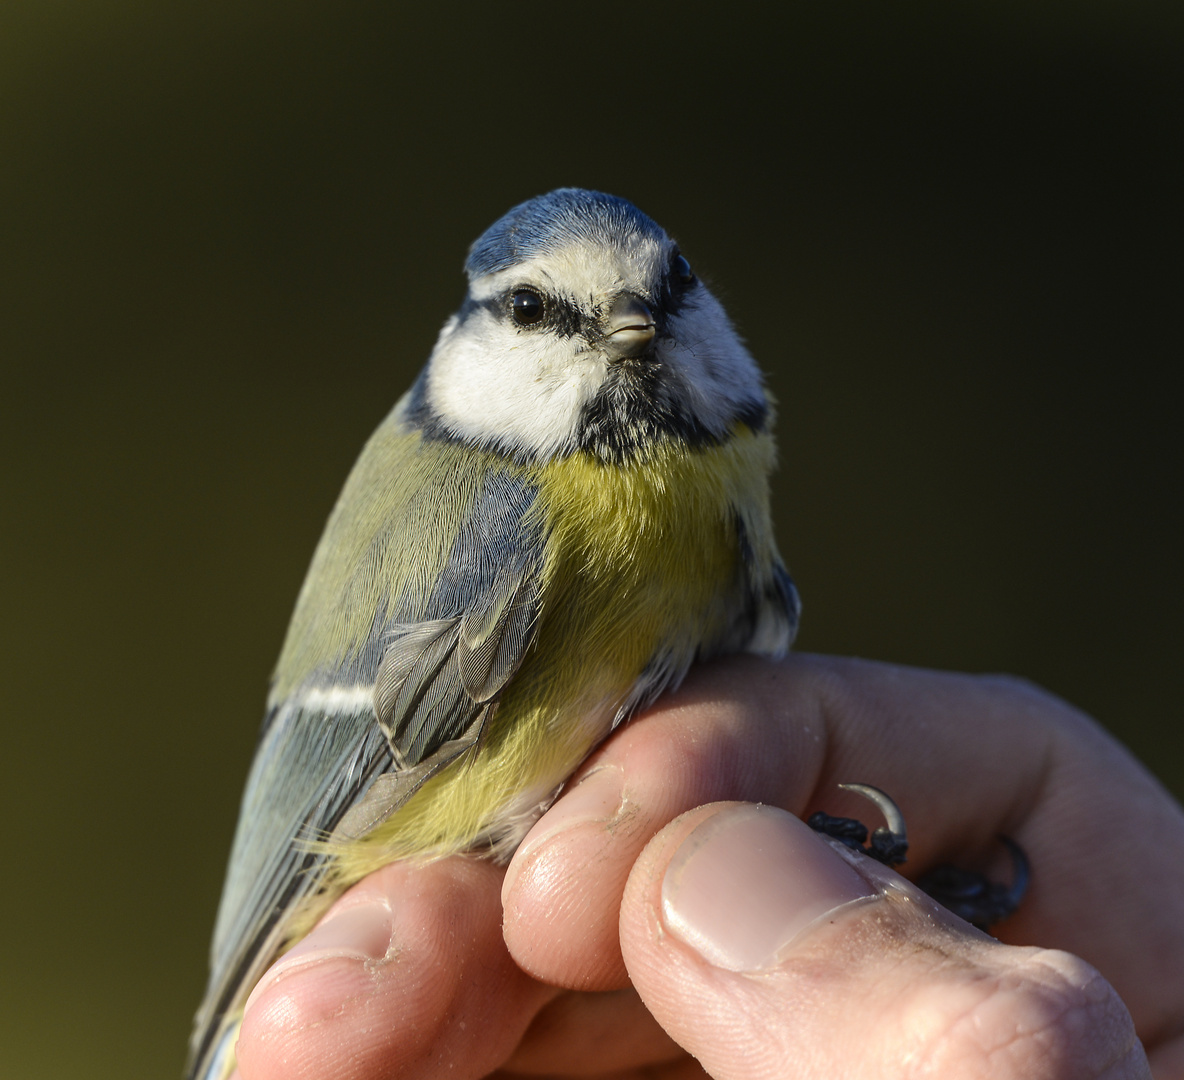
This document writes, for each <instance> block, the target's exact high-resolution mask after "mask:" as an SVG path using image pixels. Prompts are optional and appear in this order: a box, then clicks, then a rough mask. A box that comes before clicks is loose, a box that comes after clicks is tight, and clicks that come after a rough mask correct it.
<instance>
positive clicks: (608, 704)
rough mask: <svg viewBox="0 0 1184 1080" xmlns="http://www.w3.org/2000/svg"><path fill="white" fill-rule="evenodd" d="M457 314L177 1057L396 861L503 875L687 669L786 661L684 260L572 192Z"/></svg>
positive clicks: (252, 809)
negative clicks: (480, 865)
mask: <svg viewBox="0 0 1184 1080" xmlns="http://www.w3.org/2000/svg"><path fill="white" fill-rule="evenodd" d="M465 271H466V274H467V280H468V288H467V292H466V295H465V298H464V301H463V303H462V304H461V306H460V308H459V310H458V311H457V312H456V313H455V314H453V315H452V316H451V317H450V318H448V319H447V321H446V322H445V323H444V326H443V329H442V330H441V331H440V334H439V337H438V339H437V341H436V343H435V346H434V348H433V349H432V351H431V353H430V355H429V358H428V360H427V363H426V365H425V367H424V368H423V369H422V371H421V373H420V374H419V376H418V378H417V379H416V380H415V382H414V384H413V385H412V386H411V388H410V389H409V390H408V391H407V392H406V393H405V394H404V395H403V397H402V398H401V399H400V400H399V401H398V402H397V404H396V405H395V406H394V409H393V411H392V412H390V414H389V415H388V416H387V417H386V419H385V420H384V421H383V422H382V423H381V425H380V426H379V427H378V429H377V431H376V432H375V433H374V434H373V436H372V437H371V438H370V440H369V441H368V442H367V443H366V445H365V447H364V449H363V451H362V453H361V456H360V457H359V459H358V461H357V463H356V464H355V466H354V468H353V470H352V472H351V473H350V475H349V477H348V479H347V481H346V484H345V487H344V489H343V491H342V493H341V496H340V498H339V499H338V501H337V503H336V505H335V507H334V509H333V511H332V513H331V515H330V517H329V520H328V523H327V525H326V527H325V531H324V534H323V536H322V538H321V540H320V543H319V544H318V546H317V548H316V551H315V553H314V555H313V559H312V564H311V567H310V569H309V572H308V576H307V578H306V579H305V582H304V584H303V586H302V588H301V590H300V593H299V596H298V599H297V601H296V606H295V611H294V613H293V616H292V620H291V623H290V626H289V628H288V631H287V635H286V638H285V640H284V644H283V647H282V650H281V653H280V657H279V661H278V664H277V666H276V669H275V672H274V674H273V677H272V680H271V685H270V692H269V695H268V699H267V705H266V710H265V715H264V720H263V724H262V729H261V732H260V735H259V741H258V745H257V750H256V754H255V758H254V761H253V764H252V766H251V770H250V773H249V776H248V780H247V784H246V789H245V792H244V795H243V799H242V805H241V810H240V816H239V820H238V826H237V829H236V833H235V838H234V842H233V847H232V851H231V855H230V861H229V866H228V870H227V875H226V879H225V885H224V889H223V893H222V899H221V902H220V904H219V908H218V914H217V919H216V923H215V929H214V934H213V941H212V944H211V949H210V974H209V982H208V987H207V990H206V994H205V997H204V1000H203V1001H202V1004H201V1006H200V1009H199V1011H198V1013H197V1017H196V1021H195V1026H194V1032H193V1036H192V1039H191V1041H190V1053H189V1061H188V1065H187V1069H186V1076H187V1077H188V1078H189V1080H221V1078H223V1077H225V1076H226V1075H227V1074H228V1073H229V1072H230V1071H231V1069H232V1068H233V1064H234V1041H235V1037H236V1032H237V1027H238V1024H239V1022H240V1020H241V1014H242V1009H243V1003H244V1001H245V1000H246V998H247V996H248V994H249V993H250V990H251V989H252V987H253V986H254V985H255V983H256V982H257V981H258V980H259V978H260V976H261V975H262V974H263V973H264V971H265V970H266V969H267V968H268V966H270V964H271V963H273V962H274V960H275V959H276V958H277V957H278V956H279V955H281V953H282V952H283V951H284V950H285V949H286V948H288V947H290V946H291V945H292V944H293V943H294V942H296V941H297V940H299V939H300V938H301V937H302V936H303V935H304V934H306V933H307V932H308V931H309V930H310V929H311V928H312V926H313V925H314V924H315V922H316V920H317V919H318V918H319V916H320V915H321V914H322V913H323V912H324V911H325V910H326V909H327V908H328V906H329V905H330V904H331V903H332V902H333V900H334V899H335V898H336V897H338V896H340V895H341V894H342V893H343V892H344V891H345V890H346V889H347V888H349V886H350V885H352V884H353V883H355V882H357V881H359V880H360V879H361V878H363V877H364V876H365V875H367V874H368V873H370V872H372V871H373V870H375V869H377V868H379V867H380V866H383V865H385V864H387V863H389V862H392V861H394V860H397V859H420V860H428V859H434V858H439V857H443V856H447V855H452V854H456V853H461V852H467V853H473V854H475V855H477V856H481V857H486V858H490V859H493V860H495V861H497V862H501V863H505V862H507V861H508V860H509V858H510V856H511V855H512V854H513V852H514V849H515V847H516V846H517V844H518V843H519V842H520V841H521V839H522V838H523V836H524V835H525V834H526V832H527V831H528V830H529V829H530V827H531V825H532V824H533V823H534V822H535V821H536V820H537V819H538V817H539V816H540V815H541V814H542V813H543V812H545V810H546V809H547V807H548V806H550V805H551V803H552V802H553V801H554V800H555V798H556V797H557V796H558V794H559V793H560V792H561V790H562V787H563V784H564V782H565V780H567V779H568V778H569V777H570V776H571V774H572V773H573V772H574V771H575V770H576V769H577V768H578V766H579V765H580V763H581V762H582V761H583V759H584V758H585V757H586V756H587V755H588V754H589V753H590V752H591V751H592V750H593V749H594V748H595V747H596V746H597V745H598V744H599V743H600V742H601V741H602V740H604V739H605V738H606V736H607V735H608V734H609V733H610V732H611V731H612V730H613V729H614V728H616V727H617V726H618V725H620V724H621V723H623V722H625V721H626V720H628V718H629V717H630V716H632V715H633V714H634V713H636V712H637V711H638V710H640V709H643V708H645V707H646V706H648V705H650V704H652V703H653V702H654V701H655V699H656V698H657V697H658V696H659V695H661V694H662V693H663V692H665V691H668V690H672V689H673V688H675V687H677V686H678V685H679V683H680V681H681V680H682V679H683V677H684V676H685V674H686V673H687V670H688V668H689V667H690V666H691V665H692V664H693V663H695V662H697V661H702V660H706V659H708V658H711V657H715V656H720V655H726V654H731V653H739V652H748V653H754V654H758V655H762V656H768V657H778V656H781V655H783V654H784V653H785V652H786V650H787V649H788V648H789V647H790V644H791V642H792V640H793V637H794V635H795V633H796V630H797V625H798V620H799V613H800V603H799V600H798V593H797V590H796V589H795V586H794V584H793V581H792V580H791V578H790V576H789V574H788V573H787V571H786V569H785V565H784V563H783V561H782V559H781V556H780V554H779V553H778V549H777V544H776V540H775V538H774V535H773V526H772V520H771V513H770V488H769V483H770V473H771V471H772V469H773V468H774V464H775V458H776V451H775V446H774V440H773V434H772V427H773V421H774V414H773V402H772V399H771V396H770V395H769V393H768V392H767V390H766V388H765V383H764V377H763V375H762V373H761V371H760V369H759V368H758V367H757V364H756V362H755V361H754V359H753V357H752V356H751V354H750V353H749V351H748V349H747V347H746V346H745V344H744V342H743V341H742V339H741V337H740V336H739V334H738V333H737V331H736V330H735V328H734V327H733V325H732V323H731V321H730V320H729V318H728V316H727V314H726V313H725V311H724V309H723V307H722V306H721V304H720V303H719V301H718V300H717V299H716V298H715V296H714V295H713V294H712V293H711V291H710V290H709V289H708V288H707V286H706V285H705V284H704V282H703V281H702V280H701V278H700V277H699V276H698V275H697V274H696V273H695V272H694V271H693V270H692V268H691V264H690V262H689V261H688V259H687V257H686V256H685V255H684V254H683V253H682V251H681V249H680V247H679V245H678V244H677V243H676V242H675V241H674V240H673V239H672V238H671V237H670V236H669V235H668V234H667V233H666V232H665V231H664V230H663V229H662V228H661V227H660V226H659V225H657V224H656V223H655V222H654V221H653V220H652V219H650V218H649V217H647V216H646V215H645V214H643V213H642V212H641V211H640V210H638V209H637V208H636V207H635V206H634V205H633V204H632V203H630V202H628V201H626V200H625V199H622V198H619V197H617V196H613V195H607V194H604V193H601V192H596V191H589V190H584V189H580V188H561V189H558V190H555V191H552V192H550V193H549V194H545V195H541V196H538V197H536V198H532V199H529V200H527V201H525V202H523V203H521V204H520V205H518V206H515V207H514V208H513V209H511V210H510V211H509V212H508V213H506V214H505V215H504V216H503V217H501V218H500V219H499V220H497V221H496V222H495V223H494V224H493V225H491V226H490V227H489V228H488V229H487V230H486V231H485V232H484V233H483V234H482V235H481V236H479V237H478V238H477V240H476V241H475V242H474V243H473V244H472V246H471V248H470V249H469V252H468V256H467V259H466V261H465Z"/></svg>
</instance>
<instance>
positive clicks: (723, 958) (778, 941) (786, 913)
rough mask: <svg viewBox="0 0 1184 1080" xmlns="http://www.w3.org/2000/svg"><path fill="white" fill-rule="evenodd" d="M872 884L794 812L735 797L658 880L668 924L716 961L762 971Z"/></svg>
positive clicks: (686, 843) (734, 968)
mask: <svg viewBox="0 0 1184 1080" xmlns="http://www.w3.org/2000/svg"><path fill="white" fill-rule="evenodd" d="M876 895H878V890H877V889H876V888H875V887H874V886H873V885H871V884H869V882H868V881H866V880H864V879H863V878H862V877H860V875H859V874H858V873H856V871H855V870H854V869H852V867H851V866H849V865H848V864H847V863H846V862H845V861H844V860H843V858H842V856H841V855H840V854H839V853H838V852H836V851H835V850H834V848H833V847H831V845H830V844H829V843H828V842H827V841H825V840H823V839H821V838H820V837H819V836H818V835H817V834H815V833H814V832H813V831H812V830H811V829H810V828H809V827H808V826H806V825H803V824H802V823H801V822H800V821H799V820H798V819H797V818H795V817H794V816H793V815H792V814H787V813H786V812H785V811H784V810H778V809H777V808H776V807H771V806H751V805H749V806H737V807H733V808H730V809H727V810H723V811H721V812H720V813H718V814H715V815H714V816H712V817H711V818H709V819H708V820H707V821H705V822H704V823H703V824H702V825H700V826H699V827H698V828H697V829H695V830H694V831H693V832H692V833H691V834H690V835H689V836H688V837H687V838H686V839H685V840H684V841H683V842H682V846H681V847H680V848H679V849H678V851H677V852H675V855H674V858H673V859H671V860H670V863H669V865H668V866H667V868H666V875H665V877H664V878H663V880H662V915H663V919H664V920H665V923H666V926H667V927H668V929H669V930H670V932H671V933H672V934H673V935H674V936H675V937H677V938H678V939H679V940H680V941H682V942H683V943H684V944H686V945H689V946H690V947H691V948H692V949H694V950H695V951H696V952H698V953H699V954H700V955H701V956H702V957H703V959H705V960H706V961H707V962H708V963H709V964H711V965H713V966H714V967H718V968H723V969H725V970H726V971H760V970H762V969H764V968H769V967H773V966H775V965H777V964H779V963H780V962H781V961H782V959H784V957H785V955H786V953H787V952H788V950H789V948H790V946H791V945H792V944H793V943H794V942H795V940H797V939H798V938H799V937H801V936H802V935H803V933H804V931H806V930H808V929H809V927H810V926H811V925H812V924H814V923H816V922H818V921H819V920H821V919H822V918H823V917H824V916H827V915H830V914H832V913H834V912H835V911H837V910H838V909H839V908H841V907H843V906H845V905H847V904H851V903H854V902H856V901H860V900H866V899H867V898H868V897H871V896H876Z"/></svg>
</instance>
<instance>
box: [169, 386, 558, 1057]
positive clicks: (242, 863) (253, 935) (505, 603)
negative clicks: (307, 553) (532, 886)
mask: <svg viewBox="0 0 1184 1080" xmlns="http://www.w3.org/2000/svg"><path fill="white" fill-rule="evenodd" d="M400 408H401V407H400ZM400 408H396V411H395V413H394V414H392V417H391V418H389V419H388V421H387V423H386V424H385V425H384V427H383V428H380V429H379V432H378V433H376V435H375V437H374V438H373V439H372V440H371V443H370V444H368V446H367V448H366V451H365V452H364V453H363V455H362V457H361V458H360V459H359V462H358V465H357V466H355V469H354V472H353V474H351V478H350V481H349V483H347V485H346V489H345V491H344V492H343V495H342V498H341V500H340V501H339V504H338V507H337V508H336V510H335V511H334V514H333V516H332V517H331V519H330V522H329V525H328V527H327V528H326V534H325V537H324V538H323V539H322V541H321V545H320V547H319V548H318V552H317V555H316V557H315V558H314V561H313V569H312V571H310V575H309V581H308V582H307V583H306V585H305V587H304V589H303V590H302V592H301V598H300V601H299V603H298V606H297V612H296V615H295V616H294V617H293V626H292V629H291V630H290V632H289V641H288V643H286V645H285V652H284V656H283V657H281V666H280V669H279V671H278V673H277V687H278V689H279V690H280V691H281V692H282V693H283V697H282V699H281V700H279V701H277V702H274V703H273V704H272V706H271V707H270V708H269V710H268V715H267V717H266V718H265V721H264V725H263V731H262V735H261V738H260V744H259V747H258V750H257V752H256V756H255V761H254V763H253V765H252V768H251V773H250V777H249V779H248V782H247V788H246V792H245V793H244V797H243V804H242V810H241V813H240V818H239V825H238V830H237V833H236V836H235V842H234V846H233V850H232V853H231V859H230V866H229V870H228V873H227V880H226V885H225V888H224V891H223V896H222V902H221V904H220V907H219V911H218V920H217V924H216V928H215V933H214V941H213V946H212V949H211V956H210V968H211V974H210V982H209V986H208V989H207V992H206V998H205V1000H204V1001H203V1003H202V1006H201V1009H200V1010H199V1012H198V1015H197V1020H196V1027H195V1031H194V1036H193V1039H192V1041H191V1044H190V1063H189V1067H188V1069H187V1071H186V1073H187V1076H189V1077H211V1078H212V1077H214V1076H217V1075H219V1074H218V1073H217V1072H216V1070H217V1068H219V1067H220V1063H221V1062H222V1060H223V1059H224V1058H225V1054H226V1047H227V1039H228V1038H229V1036H230V1035H231V1034H233V1032H232V1029H233V1026H234V1025H235V1023H236V1020H237V1014H238V1012H239V1011H240V1010H241V1008H242V1003H243V1001H244V1000H245V997H246V995H247V993H248V992H249V990H250V988H251V987H252V986H253V985H254V984H255V982H256V981H257V980H258V979H259V977H260V975H262V973H263V971H264V970H266V968H267V966H268V965H269V964H270V963H271V962H272V961H273V960H274V958H275V956H276V954H277V952H278V950H279V949H280V948H282V947H283V945H284V944H285V942H286V938H287V935H288V933H289V932H290V931H289V930H288V929H287V922H288V916H289V915H290V914H291V913H292V912H293V910H294V909H295V908H296V907H297V906H298V905H299V904H301V902H302V901H304V900H306V899H308V898H309V897H311V896H312V895H314V894H315V893H316V892H317V891H318V888H319V884H320V882H321V880H322V878H323V874H324V871H325V869H326V864H327V860H328V859H329V858H331V855H328V854H326V853H325V852H326V850H327V846H325V845H315V846H314V845H313V843H312V842H313V841H317V840H323V839H325V838H327V837H331V838H333V839H349V838H351V837H357V836H362V835H364V834H365V833H366V832H368V831H369V830H370V829H372V828H374V827H375V826H376V825H378V824H379V823H380V822H382V821H383V820H385V819H386V818H387V817H389V816H390V814H391V813H393V812H394V811H395V810H396V809H398V807H399V806H401V805H402V804H403V803H404V802H406V800H407V799H408V798H410V796H411V795H412V794H414V792H415V791H416V790H418V789H419V787H420V786H421V785H422V784H423V783H424V782H425V781H426V780H427V779H429V778H430V777H431V776H432V775H434V774H435V773H436V772H437V771H439V770H440V769H441V768H443V767H444V766H445V765H447V764H448V763H449V762H451V761H453V760H455V759H456V758H457V757H459V756H460V755H461V754H463V753H464V752H465V751H466V750H467V749H468V748H469V747H471V746H472V745H474V744H475V743H476V742H477V741H478V739H479V738H480V735H481V732H482V730H483V728H484V726H485V724H486V723H487V722H488V719H489V717H490V716H491V715H492V712H493V710H494V709H495V708H496V697H497V695H498V694H499V693H500V691H501V690H502V689H504V687H505V686H506V684H507V683H508V682H509V680H510V679H511V678H512V677H513V675H514V673H515V672H516V671H517V670H518V668H519V666H520V665H521V663H522V659H523V657H524V656H525V655H526V653H527V651H528V650H529V648H530V644H531V641H532V639H533V628H534V624H535V620H536V617H537V611H538V602H539V589H540V585H539V581H540V575H541V567H542V561H541V560H542V544H541V539H540V536H539V533H538V526H537V523H533V519H532V518H531V516H530V509H531V506H532V503H533V501H534V498H535V495H536V492H535V490H534V489H533V488H532V487H531V486H530V485H529V484H527V483H526V482H525V481H524V480H523V479H521V477H520V476H519V475H517V474H515V473H513V472H511V471H509V470H508V469H501V470H498V469H491V468H489V462H488V460H487V459H486V458H483V457H479V458H478V459H477V461H476V462H475V463H474V462H473V461H472V460H471V459H462V457H461V451H459V450H458V449H454V448H450V447H449V446H447V445H441V444H431V445H428V444H426V443H422V442H421V439H420V436H419V435H418V434H417V433H413V432H409V431H408V430H407V429H406V428H404V427H402V426H401V422H400ZM409 470H410V471H411V472H412V473H413V479H412V480H409V479H408V473H409ZM384 478H385V482H384ZM449 521H455V525H454V526H450V525H449V524H448V522H449ZM358 528H363V529H366V530H368V531H369V535H368V536H362V537H358V536H357V535H356V531H357V529H358ZM441 531H444V532H450V533H451V539H449V538H448V536H447V535H446V536H444V537H441V536H440V535H438V534H439V533H440V532H441ZM442 539H443V541H444V543H443V546H441V540H442ZM400 545H401V547H400ZM406 545H418V548H419V554H420V555H421V556H422V557H420V558H417V557H414V555H413V553H410V552H408V551H407V550H406ZM343 552H344V553H345V554H344V555H343V554H342V553H343ZM347 556H348V557H347ZM343 559H345V562H343ZM384 572H385V575H386V576H385V577H384V576H383V575H384ZM359 626H360V627H362V629H361V630H360V631H358V632H356V633H354V634H353V636H352V637H351V627H354V628H356V627H359ZM292 657H295V658H296V659H295V661H293V660H292V659H291V658H292ZM293 663H296V664H298V667H299V669H300V670H299V671H297V672H295V673H293V671H292V666H293ZM301 672H302V673H301ZM330 846H331V845H330Z"/></svg>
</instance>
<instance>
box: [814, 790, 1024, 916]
mask: <svg viewBox="0 0 1184 1080" xmlns="http://www.w3.org/2000/svg"><path fill="white" fill-rule="evenodd" d="M839 787H841V788H842V789H843V790H845V791H853V792H855V793H856V794H858V795H862V796H863V797H864V798H866V799H869V800H870V801H871V802H873V803H875V804H876V807H877V808H878V809H879V811H880V812H881V813H882V814H883V815H884V820H885V821H886V822H887V827H886V828H885V827H884V826H881V827H880V828H878V829H876V830H875V831H874V832H873V833H872V834H871V839H870V840H869V839H868V830H867V826H866V825H864V824H863V823H862V822H861V821H858V820H857V819H855V818H845V817H834V816H832V815H831V814H826V813H823V812H822V811H821V810H820V811H818V812H817V813H815V814H811V815H810V818H809V820H808V821H807V822H806V824H807V825H809V826H810V828H811V829H814V830H815V831H816V832H820V833H822V834H823V835H824V836H829V837H830V838H831V839H832V840H837V841H839V843H841V844H844V845H846V846H847V847H849V848H851V849H852V850H854V851H859V852H862V853H863V854H864V855H868V856H870V857H871V858H873V859H875V860H876V861H877V862H881V863H883V864H884V865H885V866H899V865H900V864H901V863H903V862H904V861H905V856H906V855H907V853H908V849H909V841H908V832H907V830H906V829H905V823H904V815H903V814H901V812H900V808H899V807H898V806H897V805H896V803H895V802H893V800H892V799H891V798H889V797H888V795H886V794H885V793H884V792H883V791H881V790H880V789H879V788H875V787H872V786H871V785H870V784H840V785H839ZM999 839H1000V841H1001V842H1002V843H1003V844H1005V845H1006V847H1007V849H1008V851H1009V852H1010V853H1011V861H1012V867H1013V870H1012V883H1011V884H1010V885H999V884H997V883H996V882H993V881H991V880H990V879H989V878H987V877H986V875H984V874H980V873H978V872H977V871H973V870H963V869H961V868H960V867H956V866H949V865H943V866H937V867H934V869H932V870H930V871H928V872H926V873H925V874H922V875H921V877H920V878H918V880H917V885H918V886H919V887H920V888H921V889H923V890H924V891H925V892H926V893H928V894H929V895H930V896H931V897H933V899H934V900H936V901H937V902H938V903H939V904H941V905H942V906H943V907H945V908H947V909H948V910H950V911H952V912H953V913H954V914H955V915H957V916H958V917H959V918H962V919H965V920H966V921H967V922H968V923H972V924H973V925H975V926H977V927H978V928H979V929H980V930H985V929H986V928H987V927H988V926H990V925H992V924H993V923H997V922H1002V921H1003V920H1004V919H1006V918H1007V917H1008V916H1009V915H1011V914H1012V913H1014V911H1015V910H1016V908H1017V907H1019V905H1020V901H1021V900H1022V899H1023V897H1024V893H1025V892H1027V889H1028V881H1029V880H1030V878H1031V870H1030V867H1029V864H1028V858H1027V856H1026V855H1025V854H1024V851H1023V848H1021V847H1020V846H1019V844H1017V843H1016V842H1015V841H1014V840H1012V839H1010V838H1009V837H1006V836H1001V837H999Z"/></svg>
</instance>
